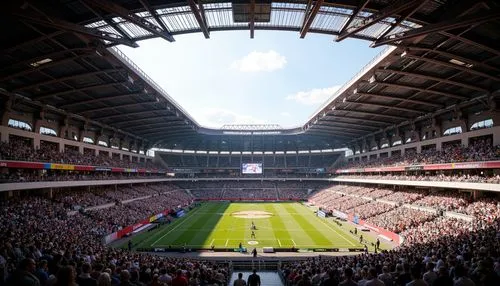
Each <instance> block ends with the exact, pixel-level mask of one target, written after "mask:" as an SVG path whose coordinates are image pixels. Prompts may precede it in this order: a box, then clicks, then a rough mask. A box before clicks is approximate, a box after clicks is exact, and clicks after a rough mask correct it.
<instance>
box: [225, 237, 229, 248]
mask: <svg viewBox="0 0 500 286" xmlns="http://www.w3.org/2000/svg"><path fill="white" fill-rule="evenodd" d="M228 243H229V239H226V244H225V245H224V246H226V247H227V244H228Z"/></svg>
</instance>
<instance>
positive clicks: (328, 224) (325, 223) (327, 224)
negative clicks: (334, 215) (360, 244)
mask: <svg viewBox="0 0 500 286" xmlns="http://www.w3.org/2000/svg"><path fill="white" fill-rule="evenodd" d="M318 219H319V221H320V222H321V223H322V224H324V225H326V226H327V227H328V228H329V229H331V230H333V231H334V232H335V233H336V234H338V235H339V236H340V237H342V238H343V239H344V240H345V241H347V242H349V244H350V245H352V246H354V243H352V242H351V241H350V240H349V239H347V238H345V236H343V235H342V234H341V233H340V232H338V231H337V230H336V229H335V228H333V227H332V226H331V225H330V223H328V222H324V221H323V220H322V219H321V218H318Z"/></svg>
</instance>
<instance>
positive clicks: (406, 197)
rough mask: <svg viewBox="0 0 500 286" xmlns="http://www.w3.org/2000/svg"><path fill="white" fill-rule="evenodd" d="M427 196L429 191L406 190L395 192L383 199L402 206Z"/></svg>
mask: <svg viewBox="0 0 500 286" xmlns="http://www.w3.org/2000/svg"><path fill="white" fill-rule="evenodd" d="M426 194H427V191H424V190H410V189H404V190H401V191H398V192H393V193H392V194H390V195H388V196H385V197H383V199H384V200H386V201H391V202H396V203H401V204H409V203H412V202H414V201H416V200H419V199H421V198H423V197H424V196H425V195H426Z"/></svg>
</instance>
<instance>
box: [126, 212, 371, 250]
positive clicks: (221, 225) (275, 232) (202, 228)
mask: <svg viewBox="0 0 500 286" xmlns="http://www.w3.org/2000/svg"><path fill="white" fill-rule="evenodd" d="M252 222H253V223H254V224H255V226H256V230H253V232H254V234H255V237H252V229H251V225H252ZM133 241H134V245H135V246H134V248H168V247H169V246H170V247H172V248H178V247H182V246H184V245H185V246H186V247H187V248H210V247H212V246H214V247H215V248H237V247H238V246H239V244H240V243H241V244H242V246H243V247H246V248H250V249H251V248H254V247H256V248H262V247H274V248H292V247H294V248H296V249H310V248H362V247H363V246H362V245H361V244H360V243H359V241H357V240H356V239H355V238H354V237H352V236H351V235H349V234H348V233H346V232H345V231H344V230H342V229H340V228H339V227H338V226H337V225H335V224H332V223H330V222H328V221H326V219H323V218H319V217H317V216H316V215H315V214H314V212H312V211H311V210H310V209H308V208H307V207H306V206H304V205H302V204H299V203H229V202H206V203H202V204H201V206H199V207H197V208H195V209H193V210H191V211H190V212H189V213H187V215H186V216H184V217H182V218H180V219H177V220H176V221H174V222H173V223H172V224H169V225H166V226H162V227H161V228H159V229H158V230H155V231H152V232H145V233H142V234H140V235H138V236H136V237H134V238H133Z"/></svg>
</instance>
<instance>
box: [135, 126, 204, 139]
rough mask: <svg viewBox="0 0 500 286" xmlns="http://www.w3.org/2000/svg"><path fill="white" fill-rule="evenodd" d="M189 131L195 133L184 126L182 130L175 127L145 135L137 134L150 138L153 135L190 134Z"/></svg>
mask: <svg viewBox="0 0 500 286" xmlns="http://www.w3.org/2000/svg"><path fill="white" fill-rule="evenodd" d="M168 131H175V132H168ZM191 131H192V132H195V131H194V130H192V129H191V128H188V126H187V125H186V128H184V130H182V129H179V127H175V128H173V129H158V131H154V132H145V133H142V132H138V133H139V135H140V136H150V135H154V134H165V135H166V136H174V135H182V134H189V133H192V132H191Z"/></svg>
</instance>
